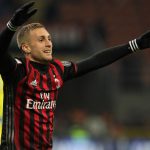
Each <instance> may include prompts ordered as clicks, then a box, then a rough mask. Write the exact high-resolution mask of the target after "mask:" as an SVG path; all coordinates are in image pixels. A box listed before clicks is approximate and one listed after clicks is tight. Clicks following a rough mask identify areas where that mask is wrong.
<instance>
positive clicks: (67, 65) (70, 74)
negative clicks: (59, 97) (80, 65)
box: [62, 61, 77, 81]
mask: <svg viewBox="0 0 150 150" xmlns="http://www.w3.org/2000/svg"><path fill="white" fill-rule="evenodd" d="M62 64H63V66H64V75H63V79H64V81H67V80H70V79H73V78H74V77H75V76H76V73H77V65H76V64H75V63H73V62H70V61H62Z"/></svg>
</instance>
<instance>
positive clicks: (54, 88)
mask: <svg viewBox="0 0 150 150" xmlns="http://www.w3.org/2000/svg"><path fill="white" fill-rule="evenodd" d="M16 62H17V63H16V69H15V71H14V72H12V73H10V74H8V73H5V74H2V78H3V80H4V112H3V130H2V147H4V146H5V145H6V146H7V148H8V149H9V150H11V149H17V150H22V149H36V150H37V149H40V150H42V149H43V150H45V149H46V150H50V149H51V148H52V134H53V120H54V111H55V108H56V101H57V96H58V90H59V89H60V88H61V87H62V86H63V82H64V81H66V80H68V79H70V78H73V77H74V76H75V73H76V65H75V64H73V63H72V62H61V61H59V60H57V59H53V60H52V61H51V62H50V63H49V64H47V65H43V64H39V63H35V62H31V61H29V60H28V59H26V60H18V59H17V61H16ZM5 148H6V147H5ZM7 148H6V149H7Z"/></svg>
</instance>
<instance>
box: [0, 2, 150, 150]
mask: <svg viewBox="0 0 150 150" xmlns="http://www.w3.org/2000/svg"><path fill="white" fill-rule="evenodd" d="M26 1H27V0H0V18H1V19H0V29H2V28H3V27H4V26H5V24H6V22H7V21H8V20H9V19H10V17H11V16H12V13H13V12H14V10H15V9H16V8H18V6H20V5H21V4H22V3H24V2H26ZM36 5H37V7H38V9H39V11H38V13H37V14H36V15H35V16H34V17H33V18H32V20H30V21H29V22H41V23H43V24H44V25H45V26H46V27H47V29H48V30H49V32H50V33H51V34H52V39H53V43H54V50H53V51H54V56H55V57H58V58H60V59H61V60H72V61H77V60H80V59H82V58H85V57H87V56H90V55H91V54H93V53H94V52H96V51H98V50H102V49H105V48H108V47H112V46H116V45H118V44H123V43H127V42H128V41H129V40H131V39H134V38H136V37H137V36H139V35H140V34H141V33H144V32H145V31H146V30H149V29H150V19H149V14H150V8H149V6H150V1H149V0H37V1H36ZM149 50H150V49H149ZM149 50H145V51H143V52H139V53H137V54H133V55H132V56H128V57H125V58H124V59H122V60H120V61H118V62H115V63H113V64H112V65H109V66H107V67H105V68H102V69H99V70H98V71H94V72H92V73H89V74H88V75H85V76H83V77H81V78H78V79H76V80H72V81H69V82H68V83H66V85H65V86H64V88H63V89H62V90H61V91H60V95H59V100H58V101H57V109H56V117H55V132H54V150H149V149H150V140H149V139H150V115H149V114H150V67H149V66H150V59H149V57H150V51H149ZM10 52H11V53H12V55H13V56H20V55H21V53H20V51H19V50H18V48H17V46H16V41H15V38H14V39H13V41H12V45H11V49H10ZM0 87H2V82H1V83H0ZM0 90H2V88H0ZM0 94H1V95H2V92H0ZM1 97H2V96H1ZM1 97H0V98H1ZM0 102H1V103H2V98H1V101H0ZM0 112H2V104H1V105H0ZM1 119H2V116H1ZM1 119H0V123H1Z"/></svg>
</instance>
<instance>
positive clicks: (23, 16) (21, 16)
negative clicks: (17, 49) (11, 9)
mask: <svg viewBox="0 0 150 150" xmlns="http://www.w3.org/2000/svg"><path fill="white" fill-rule="evenodd" d="M33 5H34V2H28V3H26V4H24V5H23V6H21V7H20V8H19V9H17V10H16V11H15V13H14V15H13V16H12V18H11V19H10V20H9V21H8V23H7V26H6V27H5V28H4V29H3V30H2V31H1V33H0V53H1V59H0V73H5V72H8V71H12V70H14V69H15V66H16V62H15V60H14V59H13V58H12V57H11V56H10V55H9V54H8V47H9V45H10V42H11V40H12V38H13V35H14V34H15V31H16V30H17V28H18V27H19V26H21V25H22V24H24V23H25V22H26V21H27V20H28V19H29V18H30V17H31V16H32V15H34V14H35V13H36V11H37V9H33V10H31V7H32V6H33Z"/></svg>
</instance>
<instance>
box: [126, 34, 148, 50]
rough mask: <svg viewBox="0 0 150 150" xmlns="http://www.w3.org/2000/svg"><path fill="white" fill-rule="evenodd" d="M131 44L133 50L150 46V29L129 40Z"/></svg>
mask: <svg viewBox="0 0 150 150" xmlns="http://www.w3.org/2000/svg"><path fill="white" fill-rule="evenodd" d="M129 45H130V48H131V50H132V51H133V52H136V51H137V50H142V49H146V48H150V31H147V32H146V33H144V34H143V35H141V36H140V37H139V38H137V39H134V40H132V41H129Z"/></svg>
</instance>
